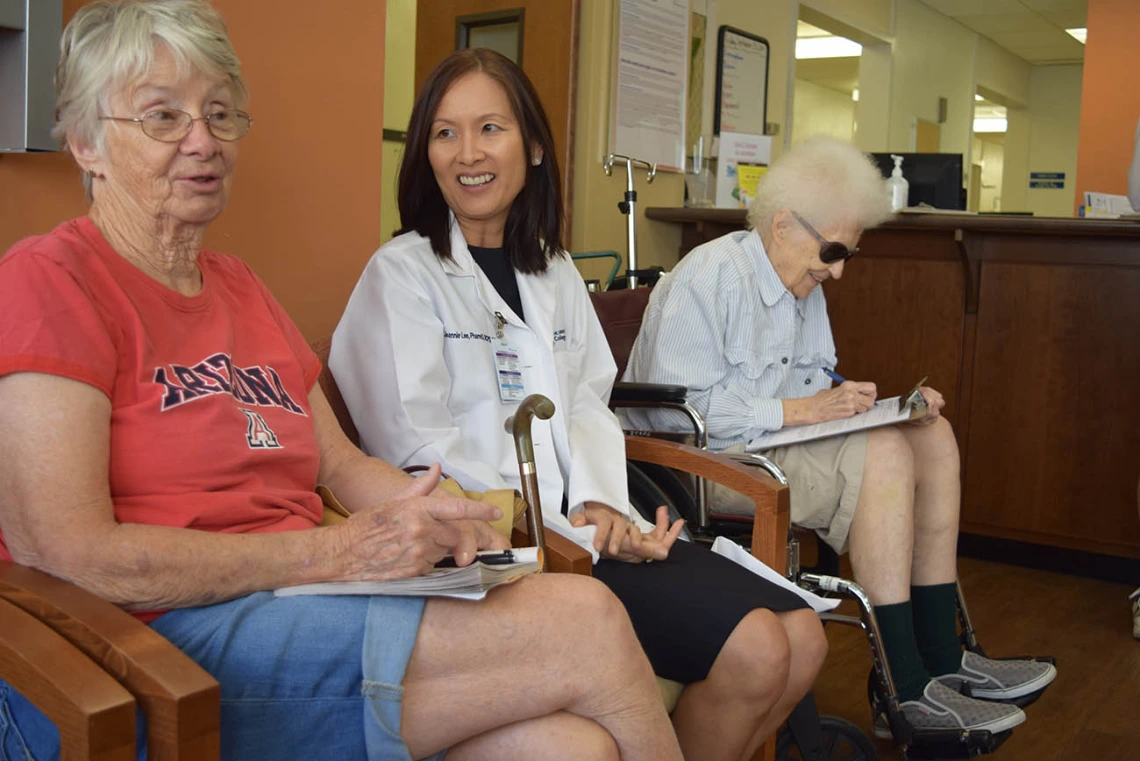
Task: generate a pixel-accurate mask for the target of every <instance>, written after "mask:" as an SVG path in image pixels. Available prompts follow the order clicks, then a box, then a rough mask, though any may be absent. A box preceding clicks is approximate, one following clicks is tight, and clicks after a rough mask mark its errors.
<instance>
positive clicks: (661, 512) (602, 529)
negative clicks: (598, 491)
mask: <svg viewBox="0 0 1140 761" xmlns="http://www.w3.org/2000/svg"><path fill="white" fill-rule="evenodd" d="M570 524H571V525H572V526H574V527H575V528H581V527H582V526H587V525H589V526H596V527H597V532H596V533H595V534H594V549H596V550H597V551H598V553H599V554H600V555H601V556H602V557H604V558H612V559H613V560H621V561H623V562H626V563H642V562H644V561H647V560H665V559H666V558H667V557H669V549H670V548H671V547H672V546H673V542H675V541H677V537H678V536H679V535H680V534H681V528H682V527H683V526H684V521H682V520H680V519H678V520H677V521H675V522H674V523H673V525H672V526H670V525H669V511H668V510H667V509H666V508H665V507H659V508H657V525H656V526H655V527H654V528H653V531H651V532H650V533H648V534H643V533H641V530H640V529H638V528H637V526H634V525H633V524H631V523H630V522H629V520H628V519H627V518H626V517H625V516H624V515H622V514H621V513H619V512H618V511H617V510H614V509H613V508H611V507H609V506H608V505H604V504H602V503H601V502H587V503H586V504H585V506H584V509H583V510H582V511H581V512H578V513H575V514H574V516H572V517H571V518H570Z"/></svg>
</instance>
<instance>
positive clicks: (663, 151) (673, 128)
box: [614, 0, 689, 169]
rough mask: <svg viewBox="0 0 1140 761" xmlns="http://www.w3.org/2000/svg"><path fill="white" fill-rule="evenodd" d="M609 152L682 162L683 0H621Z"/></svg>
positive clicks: (676, 165) (668, 165)
mask: <svg viewBox="0 0 1140 761" xmlns="http://www.w3.org/2000/svg"><path fill="white" fill-rule="evenodd" d="M620 13H621V15H620V18H619V19H618V45H617V64H616V66H615V69H616V73H617V88H616V94H615V108H614V112H615V114H614V152H615V153H620V154H624V155H626V156H633V157H634V158H639V159H643V160H645V161H649V162H651V163H652V162H656V163H657V165H658V166H659V167H660V168H662V169H683V168H684V166H685V104H686V101H687V98H686V92H687V90H686V81H687V77H688V71H689V56H688V52H689V0H621V3H620Z"/></svg>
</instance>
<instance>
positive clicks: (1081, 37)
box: [1065, 26, 1089, 45]
mask: <svg viewBox="0 0 1140 761" xmlns="http://www.w3.org/2000/svg"><path fill="white" fill-rule="evenodd" d="M1065 31H1066V32H1068V33H1069V35H1070V36H1072V38H1073V39H1074V40H1076V41H1077V42H1079V43H1081V44H1082V45H1084V44H1085V40H1086V39H1088V36H1089V30H1088V28H1087V27H1083V26H1082V27H1078V28H1076V29H1066V30H1065Z"/></svg>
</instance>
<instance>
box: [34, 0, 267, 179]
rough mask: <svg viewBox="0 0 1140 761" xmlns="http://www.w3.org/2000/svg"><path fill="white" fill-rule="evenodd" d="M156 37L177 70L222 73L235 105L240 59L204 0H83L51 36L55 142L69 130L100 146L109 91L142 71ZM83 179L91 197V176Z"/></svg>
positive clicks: (241, 99) (240, 90) (241, 100)
mask: <svg viewBox="0 0 1140 761" xmlns="http://www.w3.org/2000/svg"><path fill="white" fill-rule="evenodd" d="M159 45H164V46H165V47H166V48H167V49H169V50H170V52H171V53H172V54H173V56H174V60H175V61H176V63H177V66H178V71H179V73H181V74H185V73H187V72H189V71H191V70H198V71H203V72H207V73H210V74H218V75H221V76H224V77H227V78H228V79H229V81H230V87H231V90H232V92H233V96H234V100H235V102H236V104H237V105H238V106H242V105H244V104H245V101H246V100H247V99H248V96H249V91H248V89H247V88H246V84H245V80H244V79H243V78H242V74H241V61H240V60H239V59H238V57H237V53H236V52H235V51H234V48H233V45H232V44H231V43H230V39H229V34H228V32H227V31H226V25H225V23H224V22H223V21H222V17H221V16H220V15H219V14H218V12H217V11H215V10H214V9H213V8H212V7H211V6H210V4H209V2H208V0H98V1H97V2H93V3H90V4H88V5H85V6H83V7H82V8H80V9H79V11H78V12H76V14H75V16H74V17H73V18H72V19H71V21H70V22H69V23H68V25H67V28H66V29H65V30H64V32H63V36H62V37H61V38H60V43H59V65H58V66H57V68H56V74H55V91H56V114H55V115H56V125H55V128H54V129H53V130H52V135H53V137H55V138H56V139H57V140H59V141H60V143H61V144H64V145H66V142H67V139H68V138H69V137H70V138H74V139H78V140H80V141H82V142H85V143H88V144H91V145H94V146H95V147H96V148H97V149H98V150H100V151H101V150H102V148H103V122H101V121H99V116H100V115H103V114H102V111H103V110H104V109H106V108H107V105H108V103H109V101H110V98H111V96H112V94H113V93H114V92H115V91H116V90H117V89H118V88H120V87H122V86H124V85H126V84H127V83H129V82H131V81H133V80H135V79H137V78H139V77H141V76H143V75H144V74H145V73H146V72H147V71H148V70H149V69H150V66H151V63H152V61H153V59H154V52H155V50H156V49H157V48H158V46H159ZM83 186H84V189H85V190H86V191H87V199H88V201H90V200H91V178H90V177H89V176H87V175H86V174H84V177H83Z"/></svg>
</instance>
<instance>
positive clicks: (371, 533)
mask: <svg viewBox="0 0 1140 761" xmlns="http://www.w3.org/2000/svg"><path fill="white" fill-rule="evenodd" d="M438 483H439V465H433V466H432V467H431V469H429V470H428V471H427V473H425V474H424V475H422V476H420V477H419V478H416V479H414V480H413V481H412V483H410V484H409V485H408V486H407V487H406V488H405V489H404V490H403V491H402V492H401V493H400V494H398V495H396V496H395V497H394V498H392V499H390V500H385V501H383V502H380V503H379V504H377V505H374V506H372V507H369V508H366V509H364V510H359V511H357V512H356V513H354V514H353V515H352V517H351V518H349V519H348V520H347V521H345V522H344V523H342V524H340V525H338V526H335V527H333V528H332V529H330V531H333V532H339V533H338V535H337V538H336V539H337V547H336V551H338V555H339V557H340V558H341V560H342V563H343V578H344V579H346V580H372V579H399V578H405V577H409V576H422V575H423V574H426V573H429V572H430V571H431V570H432V568H433V567H434V566H435V564H436V563H437V562H439V560H440V559H441V558H443V556H445V555H454V556H455V561H456V564H457V565H460V566H464V565H467V564H469V563H470V562H471V561H472V560H473V559H474V557H475V552H476V551H477V550H484V549H506V548H508V547H509V546H510V542H509V541H508V540H507V539H506V538H505V537H503V536H502V535H501V534H499V533H498V532H496V531H495V530H494V529H493V528H491V527H490V525H488V524H487V521H489V520H496V519H497V518H499V517H500V516H501V515H502V513H501V512H500V511H499V509H498V508H497V507H495V506H494V505H489V504H486V503H483V502H475V501H473V500H469V499H459V498H456V497H437V496H429V495H430V494H431V492H432V491H433V490H434V489H435V488H436V485H437V484H438Z"/></svg>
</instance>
